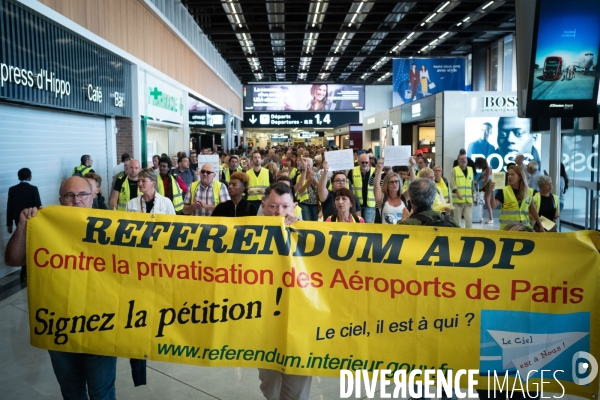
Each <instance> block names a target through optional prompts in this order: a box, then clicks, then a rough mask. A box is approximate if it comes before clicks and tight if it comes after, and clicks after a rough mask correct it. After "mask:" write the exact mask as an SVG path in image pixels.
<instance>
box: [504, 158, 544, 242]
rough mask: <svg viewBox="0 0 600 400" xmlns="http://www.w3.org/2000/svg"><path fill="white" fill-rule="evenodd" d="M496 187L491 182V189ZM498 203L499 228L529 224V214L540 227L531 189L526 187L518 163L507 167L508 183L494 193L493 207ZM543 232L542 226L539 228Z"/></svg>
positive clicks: (540, 222) (525, 181)
mask: <svg viewBox="0 0 600 400" xmlns="http://www.w3.org/2000/svg"><path fill="white" fill-rule="evenodd" d="M495 189H496V184H495V183H494V182H492V190H495ZM498 205H500V229H501V230H503V229H504V228H505V227H506V225H510V224H523V225H526V226H530V225H529V215H530V214H531V216H532V217H533V219H534V220H535V222H536V223H537V224H538V225H539V226H540V227H541V226H542V221H541V220H540V217H539V215H538V213H537V210H536V209H535V203H534V202H533V189H530V188H529V187H527V179H525V174H524V173H523V170H522V169H521V168H520V167H519V166H518V165H511V166H510V167H508V185H506V187H505V188H504V189H502V190H499V191H498V193H497V194H496V198H495V199H494V201H493V202H492V206H493V207H494V208H496V207H498ZM540 232H544V228H541V229H540Z"/></svg>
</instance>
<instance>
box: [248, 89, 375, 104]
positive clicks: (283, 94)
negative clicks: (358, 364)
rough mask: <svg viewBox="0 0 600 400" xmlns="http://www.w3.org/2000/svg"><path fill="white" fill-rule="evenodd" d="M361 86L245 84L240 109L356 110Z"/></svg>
mask: <svg viewBox="0 0 600 400" xmlns="http://www.w3.org/2000/svg"><path fill="white" fill-rule="evenodd" d="M364 109H365V86H364V85H329V84H315V85H281V84H274V85H247V86H244V111H308V110H312V111H360V110H364Z"/></svg>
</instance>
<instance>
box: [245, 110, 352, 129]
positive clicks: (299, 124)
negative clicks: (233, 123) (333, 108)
mask: <svg viewBox="0 0 600 400" xmlns="http://www.w3.org/2000/svg"><path fill="white" fill-rule="evenodd" d="M358 121H359V113H358V112H326V111H307V112H245V113H244V120H243V121H242V127H244V128H282V127H289V128H335V127H336V126H340V125H344V124H351V123H357V122H358Z"/></svg>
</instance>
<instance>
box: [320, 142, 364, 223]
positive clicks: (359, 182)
mask: <svg viewBox="0 0 600 400" xmlns="http://www.w3.org/2000/svg"><path fill="white" fill-rule="evenodd" d="M373 175H375V168H373V167H372V166H371V163H370V161H369V156H368V155H367V154H361V155H360V156H359V157H358V166H356V167H354V169H353V170H352V171H350V172H348V180H349V181H350V183H352V185H353V186H354V194H355V195H356V197H358V199H359V201H358V203H357V204H360V206H361V208H362V217H363V219H364V220H365V222H366V223H368V224H369V223H370V224H372V223H373V221H374V220H375V192H374V191H375V188H374V187H373V185H369V181H370V180H371V177H372V176H373ZM323 217H325V215H323Z"/></svg>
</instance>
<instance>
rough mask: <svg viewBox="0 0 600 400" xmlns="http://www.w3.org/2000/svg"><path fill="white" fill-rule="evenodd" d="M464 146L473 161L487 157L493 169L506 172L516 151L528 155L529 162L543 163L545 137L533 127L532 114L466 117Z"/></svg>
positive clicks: (526, 157) (527, 160) (526, 158)
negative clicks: (522, 116) (524, 115)
mask: <svg viewBox="0 0 600 400" xmlns="http://www.w3.org/2000/svg"><path fill="white" fill-rule="evenodd" d="M465 149H467V157H470V158H471V159H473V161H475V159H476V158H478V157H484V158H485V159H486V160H487V162H488V164H489V165H490V167H492V170H493V171H494V172H499V171H504V172H506V166H507V164H509V163H514V162H515V157H516V155H517V154H523V156H525V163H526V164H527V163H529V161H533V160H535V161H536V162H537V163H538V165H541V160H540V154H541V150H542V138H541V134H540V133H534V132H532V131H531V120H530V119H529V118H517V117H491V116H490V117H469V118H465Z"/></svg>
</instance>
